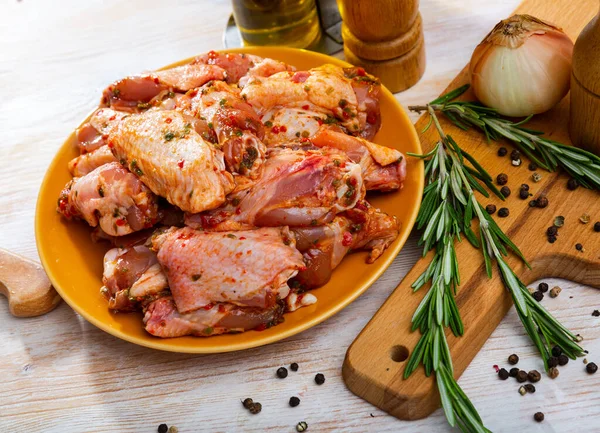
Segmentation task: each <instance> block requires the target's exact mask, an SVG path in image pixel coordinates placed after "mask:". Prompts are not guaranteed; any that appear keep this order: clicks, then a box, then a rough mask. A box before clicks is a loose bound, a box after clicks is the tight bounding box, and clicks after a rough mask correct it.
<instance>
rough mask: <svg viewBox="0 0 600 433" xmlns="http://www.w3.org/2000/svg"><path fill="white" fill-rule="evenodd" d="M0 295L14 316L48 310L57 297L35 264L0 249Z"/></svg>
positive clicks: (57, 301) (54, 305)
mask: <svg viewBox="0 0 600 433" xmlns="http://www.w3.org/2000/svg"><path fill="white" fill-rule="evenodd" d="M0 293H2V294H3V295H4V296H6V298H7V299H8V308H9V310H10V312H11V314H12V315H14V316H17V317H34V316H41V315H42V314H46V313H47V312H49V311H52V310H53V309H54V308H55V307H56V306H57V305H58V304H59V303H60V300H61V298H60V296H59V295H58V293H56V290H54V288H53V287H52V285H51V284H50V280H49V279H48V277H47V276H46V272H44V269H43V268H42V266H41V265H40V264H39V263H36V262H34V261H32V260H29V259H28V258H26V257H23V256H19V255H17V254H14V253H11V252H10V251H7V250H4V249H2V248H0Z"/></svg>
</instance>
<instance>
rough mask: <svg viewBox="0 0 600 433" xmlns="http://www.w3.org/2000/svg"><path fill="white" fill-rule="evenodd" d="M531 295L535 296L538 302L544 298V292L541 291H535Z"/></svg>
mask: <svg viewBox="0 0 600 433" xmlns="http://www.w3.org/2000/svg"><path fill="white" fill-rule="evenodd" d="M531 296H533V299H535V300H536V301H538V302H540V301H541V300H542V299H544V294H543V293H542V292H540V291H537V292H533V294H532V295H531Z"/></svg>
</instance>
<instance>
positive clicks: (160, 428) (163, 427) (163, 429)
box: [158, 424, 169, 433]
mask: <svg viewBox="0 0 600 433" xmlns="http://www.w3.org/2000/svg"><path fill="white" fill-rule="evenodd" d="M168 431H169V426H168V425H166V424H161V425H159V426H158V433H167V432H168Z"/></svg>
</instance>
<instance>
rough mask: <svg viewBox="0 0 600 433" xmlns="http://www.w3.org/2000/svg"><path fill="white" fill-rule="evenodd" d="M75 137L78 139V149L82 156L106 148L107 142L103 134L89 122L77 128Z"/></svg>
mask: <svg viewBox="0 0 600 433" xmlns="http://www.w3.org/2000/svg"><path fill="white" fill-rule="evenodd" d="M75 137H76V138H77V147H78V148H79V151H80V152H81V153H82V154H84V153H87V152H92V151H94V150H96V149H98V148H100V147H102V146H106V141H105V140H104V137H103V136H102V134H101V133H100V132H98V130H97V129H96V128H94V127H93V126H92V125H91V123H89V122H87V123H84V124H83V125H81V126H80V127H79V128H77V130H76V131H75Z"/></svg>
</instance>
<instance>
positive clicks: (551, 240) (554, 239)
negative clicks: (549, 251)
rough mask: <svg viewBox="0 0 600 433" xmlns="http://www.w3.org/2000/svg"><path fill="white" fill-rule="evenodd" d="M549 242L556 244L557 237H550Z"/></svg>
mask: <svg viewBox="0 0 600 433" xmlns="http://www.w3.org/2000/svg"><path fill="white" fill-rule="evenodd" d="M548 242H550V243H551V244H553V243H554V242H556V236H548Z"/></svg>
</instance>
